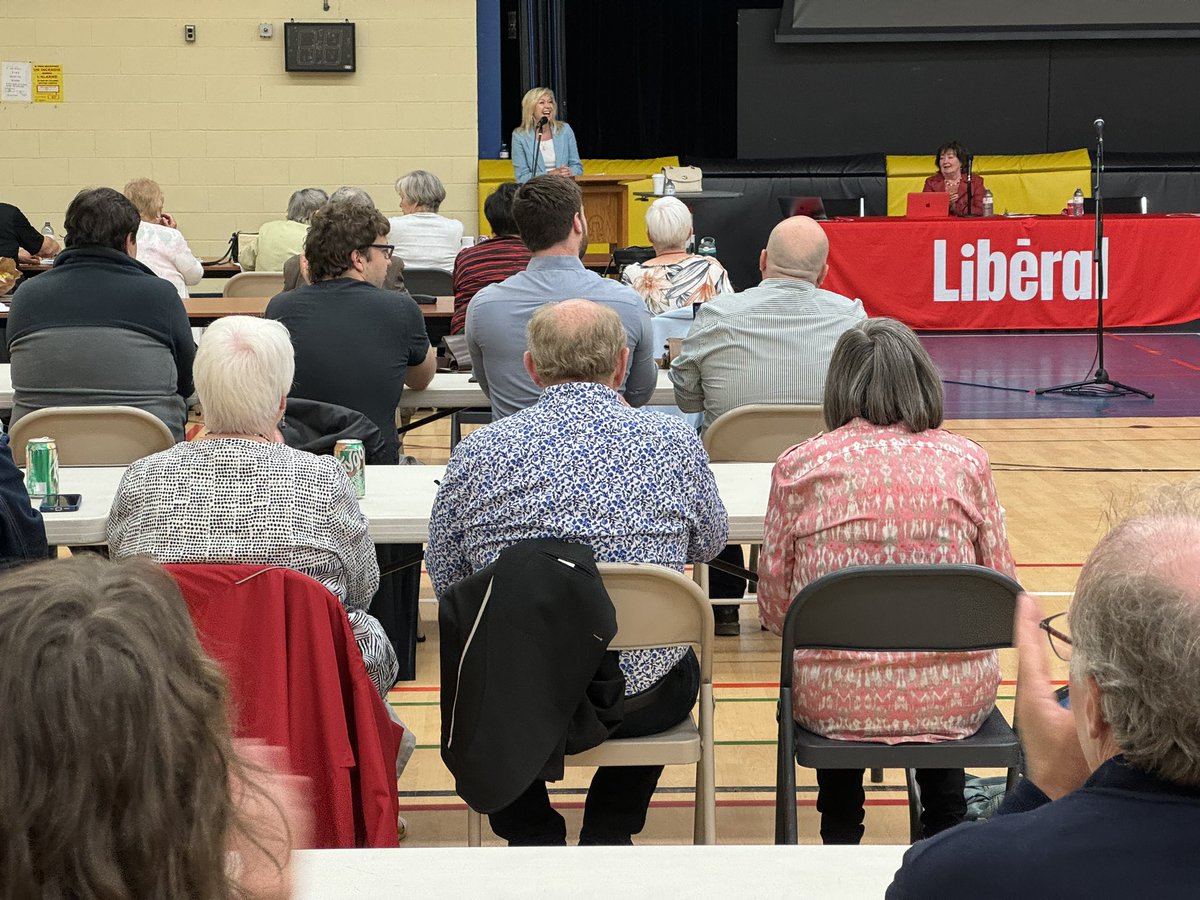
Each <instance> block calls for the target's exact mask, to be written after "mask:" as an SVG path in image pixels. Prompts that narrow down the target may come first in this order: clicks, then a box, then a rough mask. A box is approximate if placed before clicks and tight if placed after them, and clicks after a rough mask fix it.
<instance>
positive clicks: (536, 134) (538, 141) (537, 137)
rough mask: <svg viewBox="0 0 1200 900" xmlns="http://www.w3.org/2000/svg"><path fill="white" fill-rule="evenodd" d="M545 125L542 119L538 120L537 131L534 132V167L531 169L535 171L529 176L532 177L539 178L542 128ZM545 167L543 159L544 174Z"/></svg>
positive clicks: (543, 171) (543, 172)
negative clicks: (538, 168)
mask: <svg viewBox="0 0 1200 900" xmlns="http://www.w3.org/2000/svg"><path fill="white" fill-rule="evenodd" d="M544 127H545V125H544V124H543V123H542V122H541V120H538V127H537V131H535V132H534V133H533V169H532V170H531V171H532V172H533V174H532V175H530V176H529V177H530V178H531V179H532V178H537V167H538V160H539V159H542V129H543V128H544ZM545 169H546V163H545V162H544V161H543V162H542V174H543V175H545V174H546V172H545Z"/></svg>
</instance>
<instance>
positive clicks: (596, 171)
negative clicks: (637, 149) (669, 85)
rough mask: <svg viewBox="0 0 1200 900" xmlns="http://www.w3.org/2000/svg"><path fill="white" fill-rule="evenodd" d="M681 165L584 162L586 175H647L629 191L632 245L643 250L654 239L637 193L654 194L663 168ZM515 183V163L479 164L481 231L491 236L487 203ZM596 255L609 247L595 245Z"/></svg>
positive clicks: (672, 159)
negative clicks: (498, 189)
mask: <svg viewBox="0 0 1200 900" xmlns="http://www.w3.org/2000/svg"><path fill="white" fill-rule="evenodd" d="M677 165H679V157H678V156H661V157H659V158H657V159H585V160H584V161H583V174H584V175H627V174H629V173H631V172H636V173H644V174H645V175H646V179H645V180H644V181H631V182H630V183H629V184H628V185H626V187H627V188H628V190H629V243H630V244H633V245H639V246H645V247H648V246H650V238H649V237H647V236H646V207H647V206H648V205H649V204H646V203H638V202H637V198H636V197H634V196H633V195H634V192H635V191H650V190H653V189H654V185H653V184H651V182H650V177H649V176H651V175H654V174H657V173H658V172H661V171H662V168H663V166H677ZM512 180H513V167H512V161H511V160H507V159H481V160H479V231H480V233H481V234H482V233H485V232H488V226H487V218H486V217H485V216H484V215H483V202H484V201H485V200H487V198H488V197H489V196H491V193H492V191H494V190H495V189H496V186H497V185H500V184H503V183H504V182H506V181H512ZM592 247H593V251H592V252H595V253H607V252H608V247H607V246H604V247H602V246H600V245H599V244H593V245H592Z"/></svg>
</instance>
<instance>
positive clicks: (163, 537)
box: [107, 316, 398, 698]
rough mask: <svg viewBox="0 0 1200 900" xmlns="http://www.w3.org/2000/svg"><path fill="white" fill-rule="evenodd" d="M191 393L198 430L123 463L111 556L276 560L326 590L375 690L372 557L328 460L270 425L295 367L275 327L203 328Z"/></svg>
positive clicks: (382, 682) (251, 323)
mask: <svg viewBox="0 0 1200 900" xmlns="http://www.w3.org/2000/svg"><path fill="white" fill-rule="evenodd" d="M194 373H195V380H196V393H197V394H199V396H200V405H201V406H202V407H203V410H204V421H205V427H206V428H207V433H206V434H205V435H204V436H203V437H202V438H201V439H200V440H196V441H191V442H185V443H181V444H176V445H175V446H174V447H172V448H171V449H170V450H164V451H163V452H162V453H155V454H153V455H151V456H147V457H145V458H144V459H139V460H137V461H136V462H134V463H133V464H132V465H130V466H129V468H128V469H126V470H125V474H124V476H123V477H122V478H121V484H120V486H119V487H118V488H117V496H116V499H115V500H114V501H113V505H112V510H111V512H110V513H109V517H108V528H107V531H108V545H109V550H110V552H111V553H112V555H113V557H114V558H121V557H126V556H150V557H152V558H154V559H155V560H157V561H158V562H160V563H246V564H254V565H264V566H286V567H287V568H289V569H295V570H296V571H297V572H301V573H303V574H305V575H308V576H309V577H311V578H315V579H316V580H317V581H319V582H321V584H323V585H325V587H326V588H328V589H329V591H330V592H331V593H333V594H335V595H336V596H337V597H338V599H339V600H341V602H342V605H343V606H344V607H345V608H346V613H347V615H348V616H349V619H350V626H351V628H352V629H353V631H354V639H355V641H356V642H357V643H358V646H359V649H360V650H361V651H362V655H363V662H364V663H365V664H366V667H367V674H368V675H370V677H371V681H372V682H374V684H375V687H376V688H377V689H378V690H379V693H380V694H381V695H382V696H383V697H385V698H386V696H387V692H388V690H390V689H391V687H392V685H393V684H394V683H395V679H396V672H397V665H398V664H397V661H396V652H395V650H394V649H393V647H392V644H391V641H389V640H388V637H387V634H386V633H385V632H384V630H383V626H382V625H381V624H380V623H379V620H378V619H375V618H374V617H372V616H370V615H368V613H367V607H368V606H369V605H370V603H371V598H372V597H373V596H374V594H375V589H376V588H377V587H378V586H379V564H378V562H377V561H376V558H375V548H374V545H373V544H372V542H371V538H370V536H369V535H368V534H367V520H366V518H365V517H364V516H363V514H362V511H361V510H360V509H359V507H358V499H357V498H356V497H355V495H354V488H353V487H352V486H351V484H350V480H349V479H348V478H347V477H346V472H345V470H344V469H343V468H342V465H341V463H340V462H338V460H336V459H334V458H333V457H331V456H314V455H313V454H311V453H306V452H305V451H303V450H296V449H293V448H292V447H288V446H286V445H285V444H284V443H283V439H282V437H281V436H280V434H279V429H278V424H279V420H280V418H281V417H282V416H283V410H284V407H285V405H286V402H287V393H288V389H289V388H290V387H291V383H292V376H293V374H294V373H295V362H294V358H293V354H292V344H291V338H290V337H289V336H288V331H287V329H286V328H285V327H284V326H283V325H282V324H280V323H279V322H275V321H273V320H270V319H260V318H256V317H251V316H228V317H226V318H224V319H218V320H217V321H216V322H214V323H213V324H212V325H210V326H209V327H208V329H207V330H206V331H205V332H204V336H203V337H202V338H201V339H200V347H199V349H198V350H197V352H196V363H195V368H194Z"/></svg>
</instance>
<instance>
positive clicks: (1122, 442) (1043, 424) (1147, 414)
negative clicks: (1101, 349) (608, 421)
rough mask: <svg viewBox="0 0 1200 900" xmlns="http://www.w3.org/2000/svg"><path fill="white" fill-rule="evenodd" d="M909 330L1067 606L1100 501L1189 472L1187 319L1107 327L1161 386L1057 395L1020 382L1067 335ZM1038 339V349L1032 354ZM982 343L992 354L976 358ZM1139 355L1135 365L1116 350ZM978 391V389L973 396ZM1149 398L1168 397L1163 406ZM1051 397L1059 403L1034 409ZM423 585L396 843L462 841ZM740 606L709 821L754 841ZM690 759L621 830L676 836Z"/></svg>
mask: <svg viewBox="0 0 1200 900" xmlns="http://www.w3.org/2000/svg"><path fill="white" fill-rule="evenodd" d="M981 338H990V339H991V340H981ZM1056 338H1057V339H1058V340H1055V339H1056ZM923 341H925V342H926V345H927V346H929V347H930V350H931V352H932V353H933V354H934V356H935V358H937V360H938V362H939V365H940V366H941V367H942V370H943V374H944V376H945V377H946V379H947V382H948V384H947V414H948V415H953V416H955V418H954V419H951V420H949V421H948V422H947V427H949V428H950V429H952V430H954V431H956V432H958V433H960V434H963V435H965V436H967V437H969V438H971V439H972V440H975V441H976V442H978V443H979V444H981V445H982V446H983V447H984V448H985V449H986V450H987V451H988V453H989V455H990V456H991V460H992V467H993V471H994V473H995V479H996V485H997V489H998V491H999V494H1000V501H1001V503H1002V504H1003V505H1004V507H1005V510H1006V515H1007V522H1008V533H1009V541H1010V543H1011V546H1012V550H1013V554H1014V556H1015V558H1016V561H1017V566H1018V577H1019V579H1020V581H1021V583H1022V584H1023V585H1024V586H1025V587H1026V589H1027V590H1030V591H1032V592H1034V593H1037V594H1039V595H1040V596H1041V598H1042V603H1043V606H1044V607H1045V609H1046V614H1047V615H1049V614H1050V613H1051V612H1058V611H1061V610H1063V609H1065V608H1066V607H1067V605H1068V603H1069V599H1070V592H1071V591H1072V589H1073V587H1074V584H1075V579H1076V576H1077V574H1078V570H1079V567H1080V565H1081V564H1082V563H1083V560H1084V559H1085V558H1086V556H1087V554H1088V552H1089V551H1090V549H1091V547H1092V546H1093V545H1094V544H1095V542H1096V540H1097V539H1098V538H1099V536H1100V535H1101V534H1102V533H1103V532H1104V530H1105V529H1106V526H1105V522H1106V514H1107V513H1108V511H1109V510H1110V509H1113V508H1115V509H1117V510H1119V509H1120V508H1121V506H1122V505H1124V504H1126V503H1128V501H1129V499H1130V498H1131V497H1132V496H1134V495H1135V494H1137V493H1138V492H1140V491H1143V490H1145V489H1147V488H1149V487H1152V486H1156V485H1160V484H1163V483H1171V482H1180V481H1185V480H1189V479H1192V478H1195V477H1197V472H1200V466H1197V448H1200V353H1198V352H1197V348H1200V337H1198V336H1197V335H1154V336H1133V335H1125V336H1121V339H1120V340H1119V341H1115V343H1117V344H1118V345H1119V349H1118V351H1117V353H1115V354H1114V356H1115V357H1116V358H1117V360H1118V362H1119V363H1120V364H1121V368H1120V369H1118V368H1117V367H1116V366H1115V365H1113V364H1112V363H1111V362H1110V370H1111V371H1112V374H1113V377H1115V378H1118V379H1119V380H1122V381H1126V382H1129V383H1133V384H1137V385H1138V386H1148V387H1149V389H1151V390H1155V392H1156V393H1159V394H1160V396H1161V400H1160V399H1156V400H1154V401H1143V400H1140V399H1131V400H1091V399H1084V398H1059V399H1054V400H1050V401H1049V403H1046V402H1041V398H1035V397H1034V395H1032V394H1030V393H1028V391H1029V390H1030V389H1031V388H1033V387H1037V386H1042V385H1044V384H1046V383H1049V384H1053V383H1058V381H1068V380H1071V379H1073V378H1077V377H1082V376H1083V375H1085V374H1086V367H1087V364H1088V360H1089V359H1090V358H1091V353H1090V350H1089V347H1090V345H1088V344H1087V341H1081V340H1080V336H1078V335H1062V336H1059V335H1030V336H1000V335H989V336H938V337H932V338H930V337H923ZM988 345H991V346H988ZM1056 345H1057V346H1056ZM1106 349H1107V348H1106ZM1048 353H1052V354H1053V360H1054V361H1053V363H1048V362H1047V354H1048ZM1081 356H1086V357H1087V358H1086V359H1080V357H1081ZM981 357H986V358H988V359H989V360H1000V361H1001V362H999V363H997V365H996V366H994V367H992V368H991V369H989V371H988V372H987V373H980V372H979V371H977V368H976V367H977V366H978V363H979V360H980V358H981ZM1139 357H1140V362H1141V363H1143V364H1144V365H1132V364H1130V363H1132V362H1138V361H1139ZM968 367H971V369H972V371H967V369H968ZM1077 369H1078V370H1080V371H1075V370H1077ZM1135 369H1136V371H1135ZM1063 376H1065V377H1063ZM1138 378H1142V379H1144V380H1145V381H1149V382H1151V383H1152V385H1146V384H1144V383H1142V382H1139V381H1138V380H1137V379H1138ZM1006 379H1012V380H1013V381H1014V383H1013V384H1010V385H1007V387H1008V388H1015V390H1013V389H1005V390H988V388H989V387H993V386H996V385H1004V382H1005V380H1006ZM956 381H958V382H971V383H972V384H971V385H967V386H964V385H961V384H954V383H953V382H956ZM984 381H987V382H989V384H987V385H983V384H981V383H982V382H984ZM1025 382H1029V383H1028V384H1026V383H1025ZM979 397H983V398H984V399H983V400H978V399H973V398H979ZM997 398H998V399H997ZM997 404H1001V405H1002V406H1003V408H997V406H996V405H997ZM1164 408H1169V409H1171V410H1172V412H1168V413H1165V414H1164V412H1163V409H1164ZM1051 411H1052V412H1053V413H1054V414H1055V415H1056V416H1058V417H1057V418H1039V416H1044V415H1046V414H1047V413H1048V412H1051ZM1182 413H1187V414H1186V415H1183V414H1182ZM981 414H982V415H981ZM1014 414H1016V415H1018V416H1021V417H1013V416H1014ZM1123 416H1136V417H1128V418H1127V417H1123ZM405 449H406V451H407V452H409V453H411V454H413V455H414V456H417V457H419V458H421V459H423V460H425V461H426V462H430V463H443V462H445V461H446V459H447V457H448V452H449V429H448V425H447V424H446V422H445V421H444V420H443V421H441V422H438V423H434V424H433V425H430V426H426V427H425V428H423V429H421V430H419V431H416V432H414V433H413V434H411V435H410V436H408V438H407V440H406V441H405ZM423 598H424V599H426V600H427V601H428V602H422V606H421V616H422V620H423V623H424V631H425V634H426V635H427V636H428V640H427V641H426V643H424V644H422V645H420V648H419V650H418V669H417V679H416V680H415V681H413V682H403V683H401V684H400V685H399V686H398V687H397V688H396V689H395V690H394V691H393V692H392V694H391V697H390V700H391V703H392V704H393V706H394V707H395V708H396V711H397V713H398V714H399V715H400V717H401V718H402V719H404V721H405V722H407V723H408V724H409V725H410V726H411V727H412V728H413V729H414V730H415V732H416V735H417V741H418V749H417V751H416V753H415V754H414V755H413V759H412V761H411V762H410V763H409V766H408V769H407V770H406V771H405V773H404V776H403V778H402V779H401V781H400V802H401V808H402V812H403V814H404V815H405V817H406V818H407V820H408V823H409V837H408V839H407V841H406V842H405V846H447V845H463V844H465V843H466V815H465V813H464V809H465V807H464V806H463V804H462V802H461V801H460V800H459V799H458V797H457V796H456V795H455V793H454V784H453V779H452V778H451V777H450V774H449V773H448V772H447V771H446V769H445V767H444V766H443V764H442V762H441V759H440V756H439V754H438V734H439V717H438V668H437V650H438V648H437V624H436V614H437V613H436V606H435V605H434V603H433V602H432V592H431V591H430V589H429V585H428V581H427V580H426V581H425V582H424V589H423ZM741 622H742V628H741V634H740V635H739V636H738V637H721V638H717V639H716V654H717V655H716V660H715V663H716V668H715V678H714V680H715V683H716V690H715V694H716V699H717V711H716V741H717V786H718V787H717V791H718V794H717V803H718V811H717V835H718V839H719V840H720V842H722V843H769V842H771V841H772V840H773V806H774V784H775V718H774V716H775V700H776V695H777V690H778V669H779V640H778V638H776V637H775V636H774V635H771V634H770V633H769V632H765V631H761V630H760V629H759V626H758V622H757V617H756V614H755V611H754V608H753V606H743V607H742V616H741ZM1014 655H1015V654H1014V653H1013V652H1012V651H1005V652H1003V653H1002V654H1001V659H1002V664H1003V669H1004V675H1003V678H1004V681H1003V683H1002V684H1001V687H1000V692H999V697H1000V707H1001V709H1002V710H1003V711H1004V712H1005V714H1006V715H1011V711H1012V698H1013V686H1014V682H1013V678H1014V677H1015V660H1014V658H1013V657H1014ZM1055 663H1056V665H1058V666H1059V669H1058V670H1057V672H1056V675H1057V677H1059V678H1062V679H1065V677H1066V674H1065V666H1064V665H1062V664H1059V663H1058V662H1057V660H1055ZM693 772H694V770H693V769H691V768H690V767H675V768H674V769H672V768H668V769H667V770H666V771H665V772H664V774H663V778H662V780H661V781H660V783H659V790H658V793H657V794H656V795H655V798H654V801H653V802H652V804H651V811H650V815H649V818H648V821H647V826H646V829H645V831H644V832H643V833H642V835H641V836H640V837H638V838H635V841H636V842H638V843H690V842H691V839H692V837H691V817H692V790H691V785H692V783H693V782H692V779H693V777H694V776H693ZM978 774H999V773H996V772H981V773H978ZM590 777H591V772H590V770H570V769H569V770H568V771H567V778H566V779H565V780H564V781H562V782H560V783H558V784H557V785H552V786H551V787H552V795H553V798H554V801H555V804H556V806H558V808H559V809H560V810H561V811H562V812H563V814H564V815H565V816H566V818H567V825H568V839H569V840H573V836H574V835H576V834H577V833H578V827H579V822H580V816H581V812H580V811H581V809H582V802H583V796H584V792H585V790H586V786H587V782H588V780H589V779H590ZM797 777H798V781H799V784H800V819H799V823H800V840H801V841H802V842H805V843H817V842H819V837H818V834H817V815H816V811H815V809H814V806H813V804H814V802H815V782H814V780H813V777H812V775H811V773H810V772H807V771H805V770H800V771H799V772H798V776H797ZM867 790H868V794H867V804H868V806H867V819H866V837H865V838H864V841H865V842H867V843H907V841H908V820H907V809H906V800H905V792H904V788H903V777H902V774H901V773H900V772H898V771H888V772H886V773H885V778H884V783H883V784H882V785H870V784H869V783H868V787H867ZM484 835H485V836H484V841H485V843H496V842H497V839H496V838H495V837H494V836H492V835H491V833H490V831H489V830H488V829H487V827H486V824H485V827H484Z"/></svg>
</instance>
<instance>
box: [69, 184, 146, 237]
mask: <svg viewBox="0 0 1200 900" xmlns="http://www.w3.org/2000/svg"><path fill="white" fill-rule="evenodd" d="M141 224H142V216H141V214H140V213H139V212H138V211H137V207H136V206H134V205H133V203H131V202H130V200H129V198H128V197H126V196H125V195H124V194H122V193H121V192H120V191H115V190H113V189H112V188H109V187H101V188H85V189H84V190H82V191H80V192H79V193H78V194H76V195H75V199H74V200H72V201H71V205H70V206H68V207H67V214H66V217H65V218H64V220H63V227H64V228H65V229H66V232H67V236H66V239H65V243H66V245H67V249H70V248H72V247H79V246H82V245H84V244H96V245H99V246H101V247H108V248H110V249H112V250H120V251H122V252H124V250H125V239H126V238H128V237H129V236H130V235H132V236H133V238H134V239H135V240H136V239H137V233H138V226H139V225H141Z"/></svg>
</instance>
